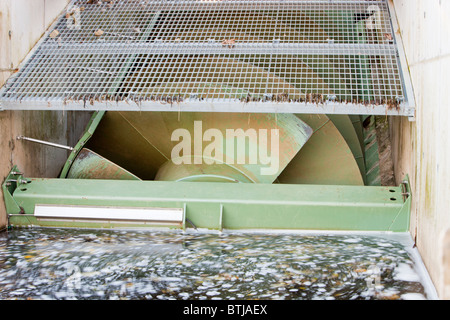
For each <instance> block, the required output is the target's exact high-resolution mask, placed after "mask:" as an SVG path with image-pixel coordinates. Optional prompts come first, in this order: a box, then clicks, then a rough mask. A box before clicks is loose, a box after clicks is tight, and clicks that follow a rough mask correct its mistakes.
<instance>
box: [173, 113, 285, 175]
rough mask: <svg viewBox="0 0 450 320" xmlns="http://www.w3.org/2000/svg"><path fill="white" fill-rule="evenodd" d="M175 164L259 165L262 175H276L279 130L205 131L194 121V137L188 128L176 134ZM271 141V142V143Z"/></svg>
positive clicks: (175, 131) (201, 125)
mask: <svg viewBox="0 0 450 320" xmlns="http://www.w3.org/2000/svg"><path fill="white" fill-rule="evenodd" d="M171 141H175V142H179V143H178V144H176V145H175V147H173V149H172V153H171V158H172V162H173V163H174V164H176V165H182V164H207V165H212V164H223V163H225V164H228V165H235V164H259V165H261V168H260V174H261V175H274V174H276V173H277V172H278V170H279V166H280V133H279V129H270V130H269V129H258V130H256V129H252V128H250V129H247V130H245V131H244V130H243V129H226V130H225V134H223V131H221V130H219V129H215V128H210V129H207V130H205V131H204V132H203V123H202V121H194V136H193V137H192V136H191V132H190V131H189V130H187V129H183V128H179V129H176V130H174V131H173V132H172V136H171ZM269 142H270V143H269Z"/></svg>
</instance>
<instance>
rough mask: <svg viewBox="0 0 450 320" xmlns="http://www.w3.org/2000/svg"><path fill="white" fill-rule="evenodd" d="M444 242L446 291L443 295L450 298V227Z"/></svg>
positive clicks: (443, 260) (443, 258) (443, 257)
mask: <svg viewBox="0 0 450 320" xmlns="http://www.w3.org/2000/svg"><path fill="white" fill-rule="evenodd" d="M442 243H443V246H442V253H443V256H442V264H443V272H444V274H443V278H444V290H443V291H444V292H443V295H442V296H443V298H445V299H450V229H449V230H447V232H446V233H445V235H444V239H443V241H442Z"/></svg>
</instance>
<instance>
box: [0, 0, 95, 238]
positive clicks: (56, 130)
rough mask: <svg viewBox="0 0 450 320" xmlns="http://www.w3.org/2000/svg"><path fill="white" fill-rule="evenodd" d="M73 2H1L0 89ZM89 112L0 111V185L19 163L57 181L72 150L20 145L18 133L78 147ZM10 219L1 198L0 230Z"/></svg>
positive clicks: (30, 172) (29, 172) (29, 171)
mask: <svg viewBox="0 0 450 320" xmlns="http://www.w3.org/2000/svg"><path fill="white" fill-rule="evenodd" d="M67 3H68V0H0V68H1V70H0V86H2V85H3V84H4V82H5V81H6V79H7V78H8V77H9V76H10V75H11V74H12V73H13V72H14V71H13V70H14V69H16V68H17V67H18V66H19V64H20V63H21V61H22V60H23V59H24V58H25V56H26V55H27V54H28V53H29V51H30V49H31V48H32V47H33V46H34V45H35V44H36V43H37V41H38V40H39V39H40V37H41V36H42V35H43V33H44V32H45V30H46V29H47V27H48V26H49V25H50V24H51V23H52V22H53V21H54V19H55V18H56V17H57V15H58V14H59V13H60V12H61V11H62V9H64V7H65V5H66V4H67ZM89 116H90V115H89V114H88V113H81V114H79V113H75V112H62V111H61V112H59V111H32V112H29V111H0V183H3V181H4V178H5V177H6V175H7V174H8V172H9V171H10V170H11V167H12V166H13V165H18V166H19V168H20V170H22V171H23V172H24V173H25V174H26V175H28V176H33V177H44V176H48V177H56V176H57V175H58V173H59V171H60V170H61V167H62V165H63V163H64V162H65V160H66V159H67V151H65V150H60V149H55V148H52V147H47V146H41V145H38V144H34V143H31V142H27V141H18V140H16V137H17V136H18V135H24V136H29V137H32V138H37V139H41V140H47V141H51V142H56V143H59V144H64V145H72V146H73V145H74V144H75V142H76V140H78V138H79V136H80V134H81V132H82V130H83V129H84V126H85V124H86V123H87V120H88V119H89ZM6 223H7V218H6V213H5V208H4V204H3V196H1V197H0V230H1V229H3V228H4V227H5V226H6Z"/></svg>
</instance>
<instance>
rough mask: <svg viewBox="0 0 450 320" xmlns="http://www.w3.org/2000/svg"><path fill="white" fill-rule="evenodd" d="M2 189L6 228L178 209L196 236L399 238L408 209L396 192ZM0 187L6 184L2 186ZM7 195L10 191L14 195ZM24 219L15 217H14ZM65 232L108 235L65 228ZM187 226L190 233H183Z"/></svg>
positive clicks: (71, 186) (166, 185) (63, 183)
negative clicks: (40, 217) (83, 211)
mask: <svg viewBox="0 0 450 320" xmlns="http://www.w3.org/2000/svg"><path fill="white" fill-rule="evenodd" d="M30 181H31V182H30V183H28V184H20V185H18V186H17V187H16V188H15V189H14V188H9V189H8V188H6V186H5V188H4V192H5V191H6V196H7V197H9V198H10V199H9V200H13V201H9V202H8V203H7V212H8V213H9V214H11V213H12V215H10V217H9V219H10V223H11V224H13V225H15V224H38V225H39V224H41V225H46V226H61V223H54V224H51V223H49V222H45V224H44V223H41V222H40V221H37V220H36V219H35V218H34V216H33V214H34V209H35V206H36V204H41V205H47V204H49V205H75V206H107V207H114V206H117V207H141V208H142V207H144V208H185V217H186V218H187V219H189V220H190V221H192V222H193V223H194V224H195V226H196V227H198V228H208V229H219V230H220V229H286V230H293V229H298V230H342V231H393V232H405V231H407V230H408V228H409V214H410V209H409V207H410V202H408V201H405V200H404V199H403V196H402V193H404V190H403V189H402V186H399V187H360V186H324V185H282V184H273V185H263V184H228V183H210V182H201V183H196V182H169V181H127V180H89V179H87V180H81V179H30ZM5 183H6V182H5ZM13 189H14V190H13ZM18 209H19V212H22V213H23V214H20V213H19V214H17V213H18V212H17V210H18ZM64 226H72V227H86V226H91V227H114V225H112V224H107V223H103V224H101V223H97V224H95V223H91V224H89V223H87V224H86V223H85V222H83V223H78V222H64ZM187 226H189V225H187Z"/></svg>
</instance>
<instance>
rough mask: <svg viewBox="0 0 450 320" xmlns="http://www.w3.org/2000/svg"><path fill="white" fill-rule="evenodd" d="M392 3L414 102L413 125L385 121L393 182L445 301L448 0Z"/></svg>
mask: <svg viewBox="0 0 450 320" xmlns="http://www.w3.org/2000/svg"><path fill="white" fill-rule="evenodd" d="M394 5H395V9H396V13H397V18H398V21H399V25H400V31H401V34H402V38H403V42H404V48H405V51H406V55H407V58H408V63H409V68H410V74H411V77H412V81H413V87H414V92H415V93H414V94H415V98H416V103H417V113H416V121H415V122H409V121H408V119H399V118H391V121H390V122H391V123H390V124H391V138H392V150H393V158H394V159H393V160H394V164H395V172H396V179H397V183H399V182H400V180H401V179H403V177H404V176H405V175H406V174H408V175H409V177H410V179H411V182H412V187H413V211H412V217H411V218H412V220H411V222H412V223H411V233H412V235H413V237H415V238H416V245H417V247H418V249H419V251H420V253H421V255H422V258H423V260H424V263H425V265H426V266H427V269H428V271H429V273H430V276H431V278H432V280H433V282H434V284H435V287H436V289H437V291H438V294H439V296H440V298H443V299H450V295H449V294H450V292H449V290H448V289H447V291H446V290H445V283H446V281H447V282H449V281H448V279H449V278H450V276H449V272H450V268H449V267H450V265H449V264H448V262H446V264H447V267H445V264H444V261H448V260H445V259H448V256H449V252H447V253H446V252H445V251H446V250H449V248H448V245H447V246H446V245H445V243H444V234H445V232H446V231H447V230H448V229H449V228H450V200H449V199H450V127H449V120H450V114H449V112H450V99H449V97H448V96H449V93H450V77H449V75H450V1H449V0H394ZM445 248H447V249H445ZM446 257H447V258H446ZM446 279H447V280H446ZM447 285H450V283H448V284H447Z"/></svg>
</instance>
